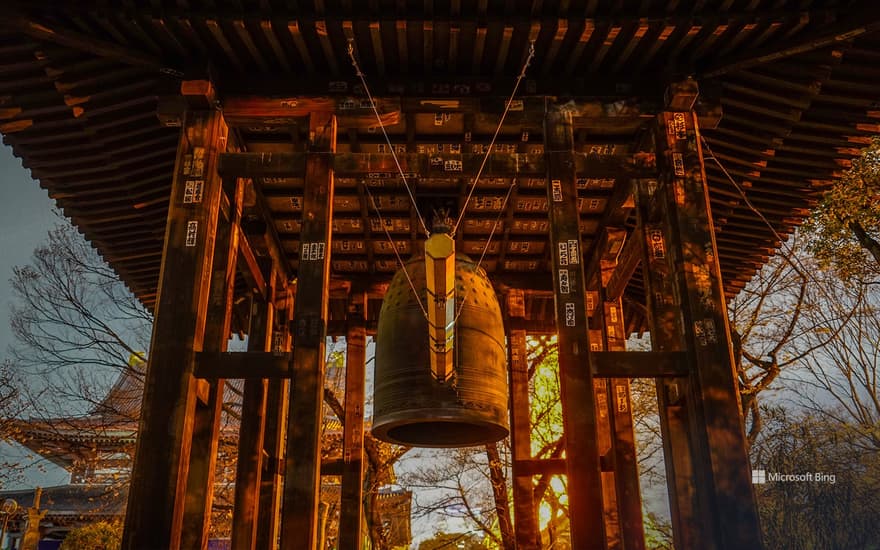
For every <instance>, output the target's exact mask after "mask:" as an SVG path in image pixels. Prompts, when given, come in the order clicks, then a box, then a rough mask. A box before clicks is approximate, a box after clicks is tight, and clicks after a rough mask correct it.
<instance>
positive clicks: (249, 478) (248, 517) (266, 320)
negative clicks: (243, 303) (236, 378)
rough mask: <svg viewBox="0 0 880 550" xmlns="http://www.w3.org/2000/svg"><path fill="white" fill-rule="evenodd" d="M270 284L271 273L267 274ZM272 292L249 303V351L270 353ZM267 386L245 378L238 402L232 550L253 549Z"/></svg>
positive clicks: (272, 311) (255, 534) (263, 381)
mask: <svg viewBox="0 0 880 550" xmlns="http://www.w3.org/2000/svg"><path fill="white" fill-rule="evenodd" d="M269 278H270V280H272V281H274V279H275V276H274V273H271V272H270V277H269ZM273 290H274V289H272V288H271V286H270V295H269V296H254V297H253V298H252V299H251V315H250V329H249V330H248V350H249V351H269V350H271V349H272V326H273V322H274V314H275V311H274V304H273V302H274V292H272V291H273ZM268 389H269V388H268V382H267V380H266V379H265V378H247V379H245V381H244V388H243V390H242V398H241V421H240V424H239V431H238V460H237V461H236V464H235V496H234V505H233V509H232V541H231V547H232V549H233V550H255V548H257V546H256V542H257V525H258V523H259V510H260V507H259V499H260V486H261V475H262V472H263V464H262V460H263V436H264V432H265V428H266V402H267V398H268Z"/></svg>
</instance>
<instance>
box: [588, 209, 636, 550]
mask: <svg viewBox="0 0 880 550" xmlns="http://www.w3.org/2000/svg"><path fill="white" fill-rule="evenodd" d="M627 195H628V196H629V195H630V193H627ZM630 204H631V203H630ZM628 211H629V210H628V209H627V210H625V212H628ZM625 216H626V214H620V215H618V216H617V217H618V218H621V217H625ZM614 221H618V220H617V219H615V220H614ZM625 240H626V231H625V230H623V229H615V228H613V227H609V226H606V227H605V228H604V229H603V237H602V239H601V240H600V246H599V247H598V248H597V249H596V254H597V257H596V258H593V259H592V264H591V265H592V266H595V271H594V272H593V273H594V274H593V276H592V277H591V280H590V285H592V286H591V288H595V290H596V292H595V297H596V302H597V303H596V307H595V309H594V310H593V311H594V313H593V317H594V321H595V323H594V324H595V325H596V326H597V328H598V330H599V331H600V333H601V334H602V335H603V336H602V340H603V341H604V344H605V351H610V352H616V351H617V352H621V351H626V338H627V334H626V328H625V326H624V320H623V304H622V300H621V298H620V296H619V294H618V293H622V292H623V288H622V287H624V286H625V285H622V284H616V285H611V281H612V280H614V279H615V278H616V277H621V274H620V273H619V272H618V270H620V269H626V270H629V269H634V268H633V267H631V266H632V265H633V263H634V262H632V261H630V260H631V259H630V260H627V261H626V266H620V265H619V264H618V257H619V256H620V254H621V251H622V250H623V249H624V247H623V243H624V241H625ZM627 249H628V250H629V252H630V253H631V250H630V249H629V247H628V248H627ZM622 277H624V278H628V275H624V276H622ZM592 344H594V342H591V345H592ZM594 348H595V346H594ZM601 382H602V387H603V390H604V392H605V395H606V396H607V397H606V399H605V401H604V403H600V404H599V405H600V406H602V405H604V406H605V410H604V411H602V410H600V411H599V414H600V417H601V415H602V413H603V412H605V413H607V422H608V432H609V433H608V438H609V440H610V447H609V449H608V451H609V452H608V459H609V460H608V462H609V464H610V465H611V467H612V470H613V482H612V483H613V485H614V490H613V494H614V502H613V504H614V518H615V520H616V525H615V527H616V529H617V533H616V534H617V537H618V538H617V540H616V541H614V544H615V545H616V546H612V544H611V542H612V541H611V539H610V537H609V547H611V548H614V547H617V548H623V549H626V550H632V549H635V550H643V549H644V548H645V530H644V524H643V521H642V499H641V493H640V491H639V469H638V460H637V456H636V447H635V434H634V432H633V419H632V402H631V399H630V381H629V379H626V378H610V379H604V380H602V381H601ZM597 392H598V389H597ZM607 504H608V503H607V502H606V505H607Z"/></svg>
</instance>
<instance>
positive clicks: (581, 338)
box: [544, 105, 605, 550]
mask: <svg viewBox="0 0 880 550" xmlns="http://www.w3.org/2000/svg"><path fill="white" fill-rule="evenodd" d="M544 125H545V128H544V136H545V146H544V148H545V153H544V155H545V158H546V160H547V183H548V185H547V195H548V202H549V204H550V245H551V247H552V249H551V250H552V256H553V288H554V292H555V299H556V300H555V301H556V326H557V331H558V334H559V379H560V394H561V398H562V417H563V425H564V430H565V434H566V437H565V453H566V468H567V473H568V506H569V519H570V522H571V545H572V548H578V549H582V550H590V549H596V550H599V549H604V548H605V527H604V521H603V513H602V482H601V471H600V466H599V451H598V431H597V426H596V406H595V394H594V391H593V375H592V370H591V365H590V361H591V359H590V342H589V337H588V335H587V332H588V331H587V318H586V314H587V307H586V301H585V290H584V269H583V258H582V254H581V238H580V226H579V221H580V220H579V215H578V211H577V182H576V180H575V168H574V155H573V145H574V138H573V135H572V123H571V113H568V112H566V111H564V110H562V109H560V108H559V107H557V106H555V105H551V106H549V109H548V111H547V112H546V113H545V120H544Z"/></svg>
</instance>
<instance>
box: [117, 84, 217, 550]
mask: <svg viewBox="0 0 880 550" xmlns="http://www.w3.org/2000/svg"><path fill="white" fill-rule="evenodd" d="M181 91H182V94H183V95H184V97H185V98H186V99H187V100H188V102H189V105H190V107H189V111H188V112H187V113H186V114H185V116H184V122H183V128H182V129H181V133H180V144H179V146H178V151H177V161H176V165H175V172H174V180H173V182H172V186H171V200H170V202H169V205H168V223H167V225H166V230H165V245H164V252H163V255H162V268H161V273H160V276H159V289H158V301H157V305H156V317H155V322H154V324H153V339H152V342H151V344H150V353H149V356H148V363H149V366H148V368H147V374H146V378H145V381H144V400H143V406H142V409H141V419H140V424H139V429H138V443H137V452H136V454H135V459H134V467H133V470H132V477H131V488H130V492H129V498H128V509H127V513H126V521H125V529H124V532H123V542H122V547H123V548H125V549H126V550H145V549H154V548H155V549H158V548H161V549H163V550H164V549H177V548H179V547H180V535H181V529H182V523H183V511H184V500H185V496H186V489H187V477H188V469H189V460H190V449H191V443H192V433H193V420H194V416H195V405H196V400H197V397H196V394H197V386H198V384H197V382H196V379H195V378H194V377H193V374H192V373H193V367H194V358H195V352H197V351H201V350H202V344H203V337H204V331H205V316H206V312H207V308H208V296H209V294H210V293H209V288H208V287H209V281H210V272H211V266H212V261H213V257H214V239H215V232H216V229H217V218H218V212H219V207H220V192H221V185H220V178H219V177H217V175H216V161H217V153H218V152H219V151H222V150H224V149H225V147H226V125H225V123H224V122H223V116H222V115H221V114H220V113H219V112H217V111H214V110H212V109H211V108H210V106H211V105H212V103H213V91H212V89H211V86H210V84H209V83H207V82H195V83H194V82H184V83H183V85H182V88H181Z"/></svg>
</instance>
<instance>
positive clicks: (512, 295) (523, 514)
mask: <svg viewBox="0 0 880 550" xmlns="http://www.w3.org/2000/svg"><path fill="white" fill-rule="evenodd" d="M524 300H525V297H524V296H523V291H522V290H515V289H512V290H510V291H509V292H508V294H507V317H508V319H523V318H524V317H525V302H524ZM507 353H508V355H509V359H510V371H509V372H510V451H511V455H512V456H511V458H512V460H513V467H512V470H513V472H512V473H513V529H514V535H515V538H516V548H517V550H539V549H540V548H541V533H540V529H539V527H538V514H537V510H536V508H535V498H534V491H535V485H534V483H533V482H532V475H531V474H530V473H526V472H523V471H522V468H521V466H520V464H521V462H519V461H520V460H529V459H531V458H532V437H531V435H532V430H531V418H530V416H531V415H530V412H529V362H528V351H527V349H526V331H524V330H519V329H516V330H510V329H508V331H507Z"/></svg>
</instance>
